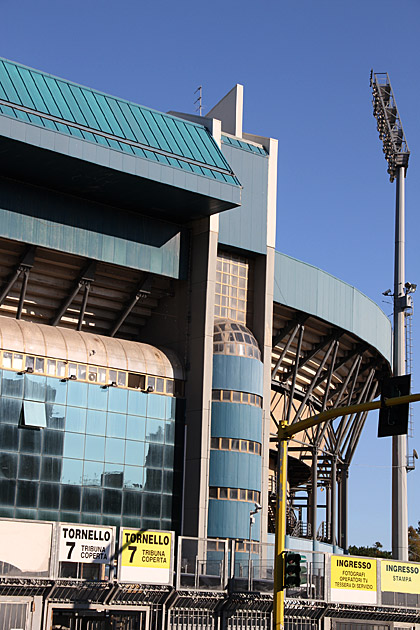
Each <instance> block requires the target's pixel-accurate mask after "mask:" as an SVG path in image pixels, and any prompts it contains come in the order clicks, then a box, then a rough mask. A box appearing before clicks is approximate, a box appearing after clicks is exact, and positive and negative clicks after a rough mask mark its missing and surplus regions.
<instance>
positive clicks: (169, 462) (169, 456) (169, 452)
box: [163, 445, 174, 468]
mask: <svg viewBox="0 0 420 630" xmlns="http://www.w3.org/2000/svg"><path fill="white" fill-rule="evenodd" d="M163 466H164V468H173V467H174V447H173V446H169V445H166V446H165V450H164V453H163Z"/></svg>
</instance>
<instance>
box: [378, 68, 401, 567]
mask: <svg viewBox="0 0 420 630" xmlns="http://www.w3.org/2000/svg"><path fill="white" fill-rule="evenodd" d="M370 83H371V87H372V92H373V115H374V116H375V118H376V120H377V123H378V131H379V138H380V139H381V140H382V143H383V151H384V153H385V159H386V161H387V162H388V174H389V178H390V181H391V182H393V181H394V179H396V180H397V186H396V204H395V259H394V343H393V371H394V376H401V375H403V374H405V321H404V319H405V310H406V309H407V308H408V302H409V300H408V298H409V296H408V292H407V291H406V287H405V186H404V183H405V182H404V180H405V175H406V171H407V167H408V159H409V157H410V151H409V150H408V145H407V141H406V139H405V135H404V130H403V127H402V124H401V119H400V116H399V113H398V109H397V105H396V102H395V98H394V93H393V91H392V88H391V83H390V81H389V77H388V74H387V73H374V72H373V71H372V72H371V77H370ZM410 300H411V298H410ZM392 556H393V558H395V559H397V560H408V515H407V437H406V436H405V435H397V436H394V437H393V438H392Z"/></svg>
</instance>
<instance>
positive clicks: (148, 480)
mask: <svg viewBox="0 0 420 630" xmlns="http://www.w3.org/2000/svg"><path fill="white" fill-rule="evenodd" d="M144 489H145V490H146V491H147V492H159V493H160V491H161V489H162V471H161V470H153V469H151V468H146V476H145V479H144Z"/></svg>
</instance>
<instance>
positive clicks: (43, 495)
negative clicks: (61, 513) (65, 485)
mask: <svg viewBox="0 0 420 630" xmlns="http://www.w3.org/2000/svg"><path fill="white" fill-rule="evenodd" d="M59 505H60V484H58V483H41V484H40V485H39V498H38V507H40V508H44V509H50V510H58V507H59Z"/></svg>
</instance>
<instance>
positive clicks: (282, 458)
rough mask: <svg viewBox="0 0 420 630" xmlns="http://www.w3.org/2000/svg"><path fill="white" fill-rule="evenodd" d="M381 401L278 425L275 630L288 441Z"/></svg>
mask: <svg viewBox="0 0 420 630" xmlns="http://www.w3.org/2000/svg"><path fill="white" fill-rule="evenodd" d="M418 401H420V394H410V395H409V396H398V397H396V398H388V400H385V402H384V404H385V406H386V407H394V406H395V405H404V404H406V403H410V402H418ZM380 408H381V401H380V400H378V401H376V402H369V403H361V404H360V405H349V406H347V407H337V408H336V409H328V410H327V411H323V412H322V413H319V414H318V415H316V416H311V417H310V418H305V419H304V420H299V422H296V423H295V424H289V425H287V424H286V423H285V422H283V423H280V424H279V428H278V432H277V448H278V457H277V495H276V531H275V545H274V554H275V555H274V589H273V590H274V593H273V595H274V599H273V616H274V630H283V629H284V589H283V583H284V579H283V578H284V551H285V539H286V493H287V440H288V439H289V438H291V437H292V436H293V435H296V433H299V432H300V431H303V430H304V429H309V428H310V427H314V426H316V425H318V424H321V422H325V421H326V420H331V419H332V418H338V416H345V415H347V414H351V413H358V412H359V411H371V410H372V409H380Z"/></svg>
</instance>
